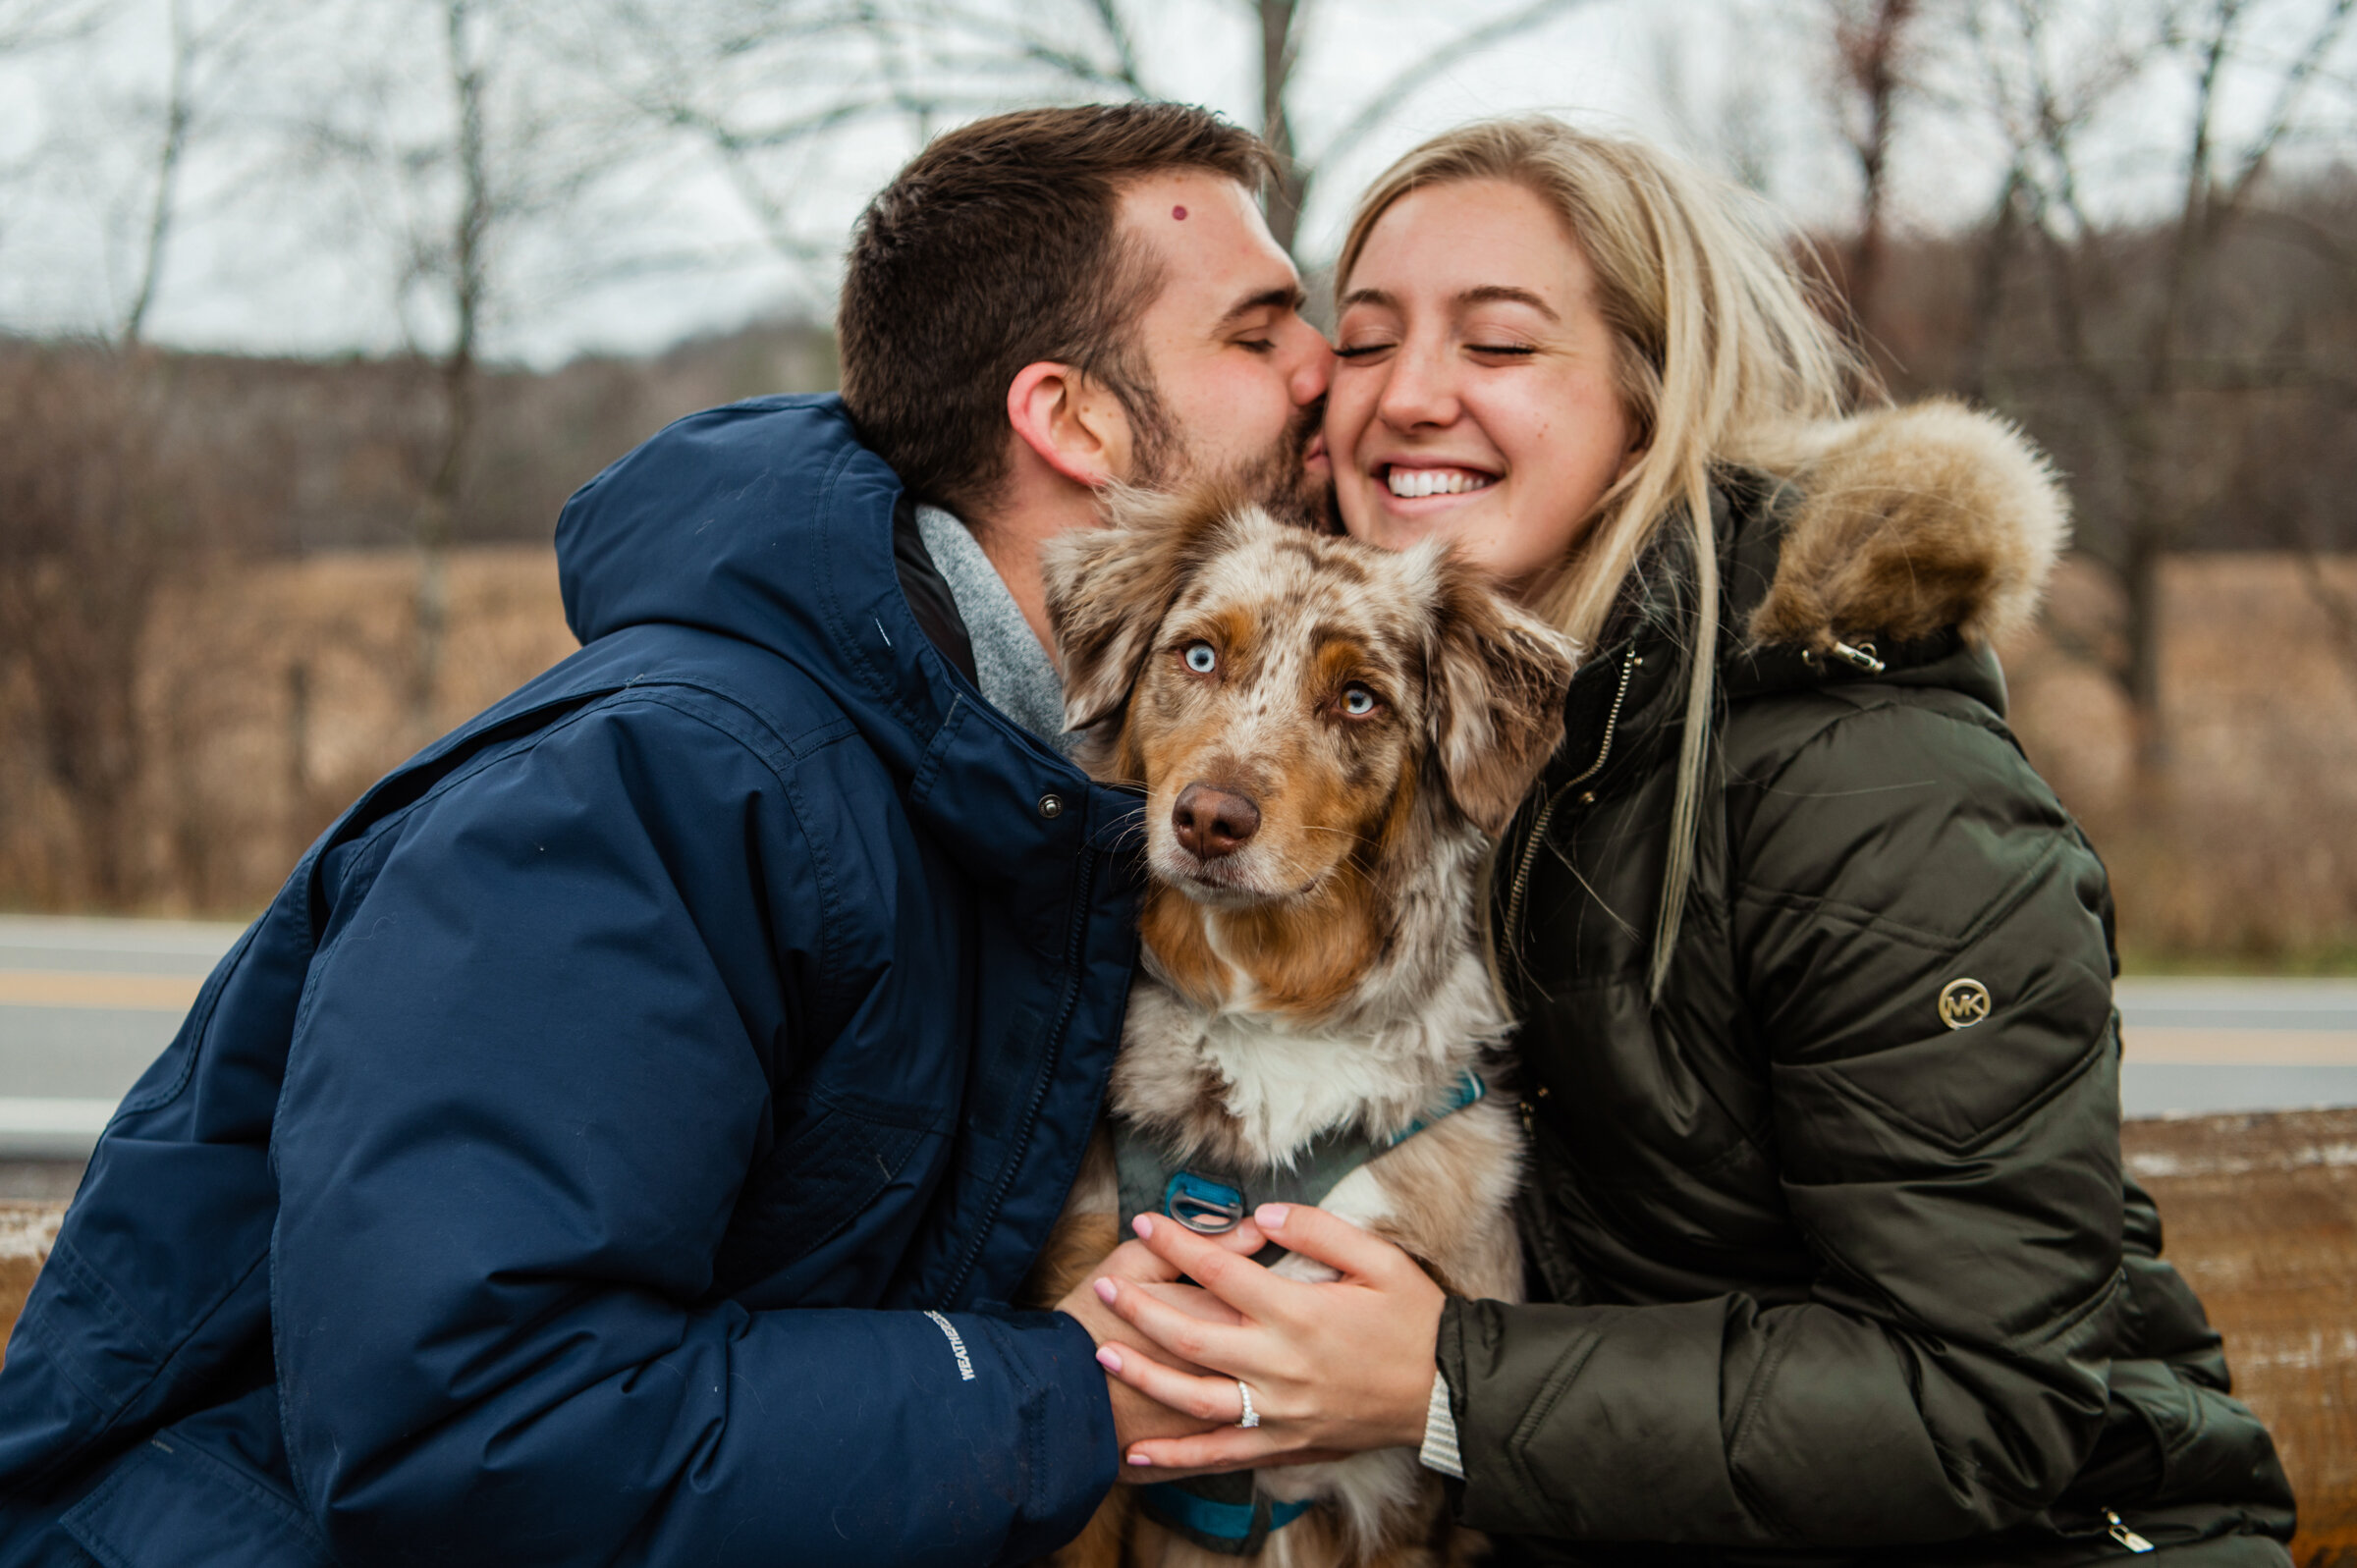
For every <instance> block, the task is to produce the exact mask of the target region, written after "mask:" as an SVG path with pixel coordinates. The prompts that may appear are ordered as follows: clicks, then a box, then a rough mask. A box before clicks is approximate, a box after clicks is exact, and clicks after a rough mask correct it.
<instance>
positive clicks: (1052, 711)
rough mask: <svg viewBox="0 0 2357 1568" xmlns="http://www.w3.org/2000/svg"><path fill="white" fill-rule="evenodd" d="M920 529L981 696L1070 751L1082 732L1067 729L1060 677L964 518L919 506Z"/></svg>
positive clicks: (1046, 738)
mask: <svg viewBox="0 0 2357 1568" xmlns="http://www.w3.org/2000/svg"><path fill="white" fill-rule="evenodd" d="M916 527H917V531H918V533H920V534H921V535H923V537H924V541H925V554H927V555H929V556H931V557H932V558H933V565H934V567H935V568H936V569H938V570H939V571H940V572H941V578H942V581H943V582H945V583H947V584H948V585H949V590H950V598H951V599H952V600H954V601H955V602H956V603H957V606H958V619H959V620H960V621H962V622H965V631H966V635H967V636H968V637H969V638H971V639H972V641H973V645H974V671H975V673H976V675H978V676H980V677H981V685H982V695H983V696H984V697H985V698H986V699H988V701H989V703H990V705H991V706H992V707H994V708H996V709H998V710H999V712H1001V713H1003V714H1005V715H1006V716H1007V717H1008V718H1010V719H1013V720H1014V722H1015V723H1016V724H1019V725H1021V726H1022V727H1023V728H1024V729H1025V730H1030V731H1031V732H1032V733H1033V734H1035V735H1037V736H1039V738H1040V739H1042V740H1045V741H1046V742H1047V743H1048V744H1049V745H1051V746H1054V747H1055V748H1056V749H1057V750H1058V751H1060V752H1062V753H1063V754H1065V755H1066V756H1068V757H1069V756H1070V755H1071V752H1072V747H1073V745H1074V744H1075V743H1076V742H1077V740H1078V738H1079V737H1078V736H1076V735H1069V734H1066V733H1065V732H1064V680H1063V677H1062V676H1058V675H1057V674H1056V666H1055V663H1054V662H1053V661H1052V660H1050V659H1049V658H1048V650H1047V649H1045V648H1043V647H1041V646H1040V645H1039V638H1038V637H1036V636H1034V635H1033V634H1032V631H1031V623H1030V622H1028V621H1025V620H1024V619H1023V612H1022V608H1021V607H1020V606H1019V605H1017V604H1016V603H1015V602H1014V594H1012V593H1010V592H1009V591H1008V589H1007V584H1006V582H1005V581H1004V580H1003V579H1002V578H1001V577H1000V576H999V572H998V568H996V567H993V566H992V565H991V564H990V557H988V556H987V555H984V554H983V553H982V546H981V545H980V543H978V542H977V541H976V540H975V538H974V536H973V533H972V531H971V530H969V529H968V528H967V527H966V526H965V524H964V523H962V522H959V520H958V519H957V518H956V517H954V516H952V515H951V514H949V513H946V512H944V511H942V510H941V509H940V508H939V507H926V506H920V507H918V508H917V509H916Z"/></svg>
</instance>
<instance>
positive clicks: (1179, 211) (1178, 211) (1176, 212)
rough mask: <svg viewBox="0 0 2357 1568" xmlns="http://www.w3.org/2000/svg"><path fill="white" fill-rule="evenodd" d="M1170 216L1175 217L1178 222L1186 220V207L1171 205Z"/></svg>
mask: <svg viewBox="0 0 2357 1568" xmlns="http://www.w3.org/2000/svg"><path fill="white" fill-rule="evenodd" d="M1171 216H1172V217H1174V218H1177V219H1178V221H1179V222H1180V223H1184V222H1186V209H1185V208H1184V207H1173V208H1172V209H1171Z"/></svg>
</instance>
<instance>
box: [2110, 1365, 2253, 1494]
mask: <svg viewBox="0 0 2357 1568" xmlns="http://www.w3.org/2000/svg"><path fill="white" fill-rule="evenodd" d="M2111 1395H2112V1397H2113V1398H2114V1399H2117V1400H2120V1401H2122V1402H2124V1403H2126V1404H2127V1405H2128V1406H2129V1407H2130V1408H2131V1409H2133V1410H2134V1411H2135V1412H2136V1414H2137V1415H2138V1416H2140V1417H2142V1418H2143V1419H2144V1421H2145V1422H2146V1423H2147V1424H2149V1425H2150V1426H2151V1427H2152V1430H2153V1436H2154V1438H2155V1440H2156V1441H2157V1443H2158V1444H2159V1447H2160V1450H2161V1484H2160V1486H2159V1487H2157V1488H2156V1489H2155V1491H2154V1493H2153V1500H2154V1501H2155V1502H2159V1503H2191V1502H2226V1503H2257V1504H2268V1503H2275V1502H2278V1501H2279V1502H2281V1503H2283V1504H2286V1505H2288V1504H2289V1502H2290V1500H2291V1494H2290V1487H2288V1486H2287V1485H2286V1484H2285V1482H2284V1480H2283V1470H2282V1466H2281V1464H2280V1463H2279V1462H2278V1461H2277V1459H2276V1457H2275V1442H2274V1440H2273V1439H2272V1438H2271V1437H2269V1436H2268V1433H2267V1429H2266V1428H2265V1427H2264V1426H2262V1425H2260V1422H2259V1418H2258V1417H2257V1416H2254V1415H2252V1414H2251V1410H2250V1407H2249V1406H2248V1405H2245V1404H2244V1403H2243V1402H2242V1401H2241V1400H2239V1399H2233V1398H2229V1397H2228V1396H2227V1395H2225V1394H2222V1393H2220V1392H2219V1391H2218V1390H2217V1389H2215V1388H2211V1387H2208V1386H2206V1385H2204V1384H2202V1383H2199V1382H2194V1381H2191V1380H2189V1379H2184V1378H2180V1377H2178V1376H2177V1374H2176V1372H2175V1371H2174V1370H2173V1369H2172V1368H2170V1367H2169V1365H2168V1364H2167V1363H2166V1362H2165V1361H2144V1360H2131V1361H2115V1362H2113V1363H2112V1364H2111Z"/></svg>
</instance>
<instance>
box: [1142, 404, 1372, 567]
mask: <svg viewBox="0 0 2357 1568" xmlns="http://www.w3.org/2000/svg"><path fill="white" fill-rule="evenodd" d="M1128 393H1129V396H1128V397H1127V398H1124V400H1123V401H1124V403H1126V404H1128V406H1129V407H1128V413H1129V426H1130V430H1131V433H1132V434H1131V445H1130V472H1129V482H1130V483H1131V484H1134V485H1136V486H1138V487H1139V488H1140V489H1145V490H1178V489H1183V488H1185V487H1186V486H1189V485H1199V484H1208V485H1213V486H1216V487H1218V488H1219V489H1222V490H1227V491H1230V492H1232V493H1233V494H1236V495H1241V496H1244V497H1246V498H1248V499H1250V500H1252V501H1254V502H1256V503H1258V504H1259V505H1260V506H1262V507H1265V508H1267V509H1268V511H1269V513H1270V514H1271V515H1273V516H1275V517H1276V518H1277V520H1278V521H1280V522H1288V523H1291V524H1293V525H1294V526H1295V527H1300V528H1307V529H1310V530H1311V531H1313V532H1316V533H1340V532H1342V527H1341V524H1340V522H1339V520H1338V518H1337V514H1336V513H1335V510H1334V485H1333V484H1332V482H1331V481H1329V480H1327V479H1325V478H1322V477H1320V476H1319V475H1317V474H1313V473H1311V472H1310V471H1309V462H1308V457H1309V444H1310V441H1311V440H1312V438H1314V437H1315V436H1316V435H1317V433H1318V426H1319V425H1320V424H1322V423H1323V422H1324V421H1325V418H1326V400H1325V399H1324V398H1320V399H1319V400H1318V401H1317V402H1315V403H1313V404H1311V405H1310V406H1308V407H1306V408H1301V409H1296V410H1295V411H1294V414H1293V417H1292V419H1291V420H1290V421H1288V423H1287V425H1286V427H1285V430H1284V432H1283V433H1282V434H1280V435H1279V436H1278V438H1277V440H1276V442H1275V443H1274V444H1272V445H1271V446H1270V447H1268V448H1267V449H1266V450H1265V451H1262V452H1258V453H1255V454H1252V455H1250V456H1248V457H1245V458H1241V459H1238V460H1236V461H1235V462H1233V463H1232V464H1230V465H1229V467H1228V468H1227V469H1226V471H1224V472H1216V471H1215V472H1207V471H1205V470H1203V469H1202V468H1201V467H1200V466H1199V465H1197V464H1196V463H1194V462H1192V461H1190V460H1188V459H1187V456H1186V447H1187V443H1186V437H1185V433H1184V432H1183V431H1181V430H1179V429H1178V426H1177V422H1176V421H1175V420H1173V419H1172V418H1171V414H1170V410H1169V409H1168V408H1167V407H1166V406H1164V405H1163V402H1162V400H1161V398H1160V397H1159V396H1157V395H1156V393H1155V391H1154V389H1153V388H1152V387H1150V386H1142V387H1141V386H1132V387H1130V388H1129V389H1128Z"/></svg>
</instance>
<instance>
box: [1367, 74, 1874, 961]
mask: <svg viewBox="0 0 2357 1568" xmlns="http://www.w3.org/2000/svg"><path fill="white" fill-rule="evenodd" d="M1467 180H1498V181H1503V182H1506V183H1507V184H1511V185H1516V186H1520V187H1522V188H1523V189H1528V190H1530V191H1532V192H1533V193H1535V194H1537V195H1538V196H1539V197H1540V198H1541V199H1542V200H1544V201H1546V202H1547V203H1548V204H1549V205H1551V206H1552V207H1553V208H1554V209H1555V210H1556V212H1557V213H1558V214H1559V215H1560V216H1561V217H1562V220H1563V224H1564V226H1565V228H1566V229H1567V231H1568V232H1569V234H1570V237H1571V239H1572V241H1573V242H1574V243H1576V244H1577V245H1578V246H1579V248H1580V251H1581V253H1582V254H1583V255H1584V256H1585V257H1586V259H1587V263H1588V268H1589V271H1590V273H1591V274H1592V275H1593V277H1594V279H1595V290H1596V299H1595V303H1596V306H1597V308H1598V310H1599V311H1600V312H1601V313H1602V315H1603V317H1604V319H1605V322H1606V324H1607V325H1609V326H1610V327H1611V328H1612V329H1613V331H1614V334H1615V337H1616V339H1617V347H1618V353H1617V361H1618V362H1617V366H1616V370H1617V380H1618V382H1619V390H1620V398H1621V403H1622V406H1624V407H1625V408H1626V410H1627V412H1628V416H1629V419H1630V422H1631V423H1632V425H1634V427H1635V428H1636V430H1637V432H1638V442H1639V444H1640V445H1641V446H1642V448H1643V452H1642V453H1641V455H1640V456H1639V458H1638V459H1637V460H1636V461H1635V462H1634V463H1632V464H1630V466H1629V468H1628V471H1627V472H1626V473H1624V474H1622V475H1621V476H1620V479H1619V481H1618V482H1617V483H1616V484H1615V485H1614V486H1613V487H1612V488H1611V489H1610V490H1608V491H1607V492H1606V493H1605V494H1604V496H1603V498H1602V499H1601V500H1599V501H1598V502H1597V505H1596V514H1595V518H1594V521H1593V523H1592V524H1591V525H1590V526H1589V527H1588V528H1586V529H1585V530H1583V531H1582V533H1581V534H1580V536H1579V537H1580V542H1579V544H1578V546H1577V547H1576V549H1575V552H1574V554H1573V557H1572V559H1571V560H1569V561H1567V562H1565V563H1564V566H1563V569H1562V571H1561V572H1559V573H1558V574H1557V575H1556V577H1555V579H1554V580H1553V582H1552V584H1551V585H1550V586H1548V587H1547V588H1545V589H1544V590H1543V591H1542V592H1541V594H1540V596H1539V598H1538V601H1537V602H1536V603H1535V604H1534V605H1533V606H1532V608H1533V609H1535V610H1537V611H1538V613H1539V614H1540V615H1542V616H1544V617H1546V618H1547V619H1548V620H1550V621H1551V622H1554V623H1555V624H1556V625H1557V626H1559V627H1561V628H1562V630H1564V631H1566V632H1568V633H1569V634H1570V635H1571V636H1573V637H1575V638H1577V639H1578V640H1579V641H1580V642H1581V643H1582V644H1583V645H1585V646H1588V647H1593V646H1595V644H1596V642H1597V641H1598V639H1599V638H1600V636H1601V635H1602V633H1603V632H1604V629H1605V625H1606V622H1608V621H1609V620H1610V619H1611V617H1612V614H1613V611H1614V608H1615V606H1616V605H1617V602H1618V601H1619V598H1620V595H1621V592H1622V588H1623V585H1624V584H1625V583H1626V582H1627V580H1628V577H1629V574H1630V572H1631V571H1632V570H1634V569H1635V568H1636V566H1637V562H1638V559H1639V557H1640V556H1641V555H1643V553H1644V551H1645V549H1646V547H1647V546H1648V545H1649V544H1650V543H1651V542H1652V541H1653V538H1654V533H1655V530H1656V529H1658V528H1659V527H1660V526H1661V525H1662V523H1663V522H1664V521H1665V520H1667V519H1669V518H1670V517H1672V516H1673V515H1677V516H1682V517H1683V518H1684V519H1685V522H1686V524H1687V525H1688V526H1689V527H1691V528H1692V530H1693V557H1694V574H1695V584H1694V586H1695V594H1694V602H1693V606H1692V609H1693V622H1692V625H1691V626H1690V627H1689V628H1688V635H1689V641H1688V643H1687V654H1688V660H1689V670H1688V674H1687V682H1686V719H1685V726H1684V732H1683V734H1682V736H1681V737H1680V744H1679V747H1678V758H1677V792H1676V797H1675V804H1674V806H1673V808H1672V814H1671V822H1670V846H1669V857H1668V862H1667V865H1666V867H1665V870H1664V873H1663V879H1662V900H1661V911H1660V914H1659V915H1658V917H1657V918H1656V922H1655V926H1654V946H1653V964H1652V975H1651V991H1652V995H1653V996H1654V997H1655V998H1656V999H1657V1000H1658V999H1659V998H1660V996H1661V992H1662V986H1663V983H1664V981H1665V980H1666V979H1667V977H1668V975H1669V970H1670V959H1671V954H1672V950H1673V948H1674V946H1675V943H1676V938H1677V932H1678V927H1679V925H1680V924H1681V922H1682V919H1683V916H1684V912H1685V903H1686V892H1687V889H1688V886H1689V885H1690V884H1691V883H1692V881H1693V875H1694V840H1695V834H1696V831H1697V827H1698V824H1699V820H1700V804H1701V799H1702V791H1703V780H1704V770H1705V765H1706V763H1707V761H1708V758H1709V752H1710V734H1711V730H1712V724H1711V718H1712V703H1713V687H1712V679H1713V676H1714V674H1715V672H1716V669H1717V665H1718V652H1719V615H1720V607H1719V549H1718V544H1717V541H1716V540H1715V539H1714V538H1713V537H1712V525H1711V475H1712V470H1713V468H1714V467H1717V466H1719V465H1723V464H1725V465H1734V466H1742V467H1751V468H1758V469H1763V470H1766V471H1768V472H1770V473H1779V472H1788V471H1790V470H1791V469H1793V468H1794V467H1796V466H1797V465H1798V464H1799V463H1800V462H1802V461H1803V460H1805V457H1806V453H1807V445H1808V443H1807V435H1806V433H1807V430H1808V427H1809V426H1811V425H1813V424H1815V423H1817V422H1819V421H1822V420H1827V419H1833V418H1838V417H1840V416H1841V415H1842V414H1844V413H1845V412H1847V411H1848V409H1849V407H1850V406H1851V404H1852V403H1853V402H1855V401H1857V400H1858V399H1859V398H1860V397H1861V396H1862V395H1871V396H1877V397H1879V391H1878V390H1877V389H1875V388H1874V386H1873V384H1872V379H1871V376H1870V374H1869V373H1868V372H1867V371H1866V370H1865V368H1864V366H1863V365H1862V363H1861V362H1860V360H1859V358H1858V356H1857V355H1856V354H1855V353H1854V352H1852V351H1851V350H1850V348H1849V347H1848V345H1847V344H1846V343H1845V342H1844V341H1843V339H1842V337H1841V336H1840V334H1839V333H1838V332H1836V330H1835V328H1834V327H1833V325H1832V323H1831V321H1830V320H1829V318H1828V316H1827V315H1826V313H1825V312H1824V311H1822V310H1821V309H1819V307H1818V305H1817V303H1816V301H1815V300H1814V298H1813V297H1812V295H1813V290H1812V289H1811V286H1810V285H1809V283H1808V282H1807V281H1805V279H1804V277H1803V275H1802V273H1801V271H1800V269H1799V267H1798V266H1797V265H1796V262H1795V257H1794V254H1793V252H1792V250H1791V249H1790V247H1789V245H1788V243H1787V242H1786V240H1785V238H1784V237H1783V236H1782V235H1781V233H1780V232H1779V229H1778V226H1777V224H1776V223H1775V222H1774V220H1773V217H1772V215H1771V214H1770V213H1769V212H1768V211H1767V209H1766V207H1765V204H1764V203H1762V202H1760V201H1759V200H1758V198H1756V197H1754V196H1752V195H1751V194H1750V193H1749V192H1747V191H1744V190H1741V189H1737V188H1735V187H1733V186H1731V185H1728V184H1727V183H1726V182H1724V181H1720V180H1716V179H1713V178H1711V177H1709V176H1707V175H1704V174H1702V173H1701V172H1700V171H1698V170H1695V169H1691V168H1688V167H1686V166H1685V165H1683V164H1681V163H1679V162H1678V161H1677V160H1675V159H1673V158H1672V157H1670V156H1669V155H1667V154H1665V153H1662V152H1660V151H1657V150H1655V149H1654V148H1652V147H1648V146H1646V145H1644V144H1642V143H1640V142H1636V141H1630V140H1625V139H1622V138H1619V137H1615V136H1604V135H1593V134H1591V133H1588V132H1584V131H1579V130H1575V129H1573V128H1572V127H1570V126H1567V125H1564V124H1563V123H1562V122H1561V121H1559V120H1553V119H1549V118H1547V117H1545V116H1530V117H1527V118H1518V119H1508V120H1489V121H1482V122H1479V123H1476V124H1474V125H1469V126H1463V127H1460V128H1459V129H1457V130H1454V131H1451V132H1448V133H1446V134H1445V135H1439V136H1435V137H1434V138H1433V139H1432V140H1430V141H1427V142H1425V143H1424V144H1423V145H1422V146H1420V147H1418V148H1416V149H1415V150H1414V151H1412V152H1410V153H1408V154H1407V155H1406V156H1405V157H1403V158H1401V159H1400V160H1399V161H1398V163H1395V164H1394V165H1392V167H1391V168H1390V169H1389V170H1388V171H1387V172H1386V173H1385V174H1384V176H1383V177H1382V178H1381V179H1380V180H1377V181H1376V182H1375V184H1374V186H1373V187H1372V188H1370V189H1368V191H1367V193H1366V194H1365V195H1364V196H1362V197H1361V198H1360V199H1359V205H1358V211H1357V213H1356V214H1355V215H1354V216H1353V217H1352V218H1351V220H1350V232H1349V236H1348V238H1347V239H1346V240H1345V241H1344V242H1343V254H1342V260H1341V262H1340V263H1339V264H1338V266H1337V267H1336V269H1335V287H1336V291H1337V293H1338V294H1340V293H1344V292H1346V291H1347V289H1348V287H1349V278H1350V273H1351V270H1352V269H1353V268H1354V267H1356V266H1357V264H1358V259H1359V255H1360V253H1361V252H1362V251H1363V250H1364V249H1365V248H1366V243H1367V237H1368V235H1369V234H1370V233H1371V232H1372V231H1373V229H1374V227H1375V224H1376V222H1377V221H1378V220H1379V219H1381V218H1382V216H1383V215H1384V213H1385V212H1386V211H1388V210H1389V209H1390V208H1391V206H1392V204H1393V203H1394V202H1396V201H1398V200H1399V198H1400V197H1402V196H1404V195H1406V194H1407V193H1408V192H1409V191H1411V190H1416V189H1421V188H1424V187H1428V186H1439V185H1453V184H1456V183H1458V182H1461V181H1467Z"/></svg>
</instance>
